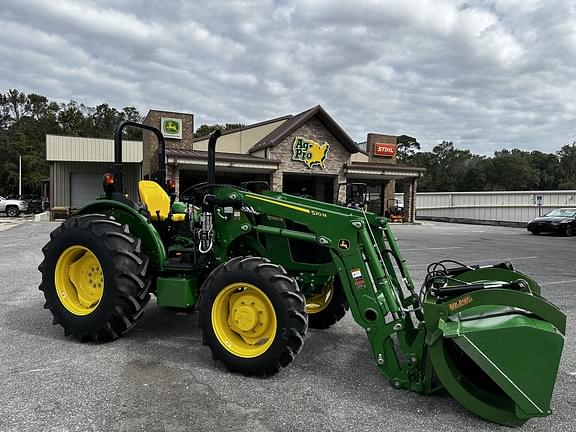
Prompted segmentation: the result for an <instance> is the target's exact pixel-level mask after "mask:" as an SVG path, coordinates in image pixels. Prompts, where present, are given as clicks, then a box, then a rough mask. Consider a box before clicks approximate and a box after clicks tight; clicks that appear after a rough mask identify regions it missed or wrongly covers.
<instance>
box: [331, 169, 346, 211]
mask: <svg viewBox="0 0 576 432" xmlns="http://www.w3.org/2000/svg"><path fill="white" fill-rule="evenodd" d="M340 183H346V176H345V175H343V174H340V175H338V177H336V179H335V181H334V196H335V197H336V199H335V201H334V203H335V204H338V203H341V202H342V203H345V202H346V189H347V186H342V187H340Z"/></svg>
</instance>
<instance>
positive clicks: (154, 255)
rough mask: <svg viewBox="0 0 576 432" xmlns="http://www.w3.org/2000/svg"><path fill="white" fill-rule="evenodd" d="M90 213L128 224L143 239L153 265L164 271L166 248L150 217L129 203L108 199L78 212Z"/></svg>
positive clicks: (98, 201) (91, 204) (89, 205)
mask: <svg viewBox="0 0 576 432" xmlns="http://www.w3.org/2000/svg"><path fill="white" fill-rule="evenodd" d="M90 213H100V214H105V215H106V216H112V217H114V219H116V220H117V221H118V222H120V223H122V224H125V225H128V226H129V227H130V232H131V233H132V234H133V235H135V236H136V237H138V238H139V239H140V240H141V241H142V250H143V252H144V253H145V254H146V255H148V257H149V258H150V261H151V264H152V267H153V268H154V269H155V270H157V271H162V268H163V266H164V262H165V261H166V249H165V248H164V244H163V243H162V238H161V237H160V234H159V233H158V231H157V230H156V228H155V227H154V225H152V223H151V222H150V221H149V220H148V218H146V217H145V216H144V215H143V214H141V213H139V212H138V211H137V210H136V209H134V208H133V207H131V206H129V205H127V204H124V203H122V202H119V201H115V200H108V199H100V200H97V201H94V202H91V203H90V204H87V205H85V206H84V207H82V208H81V209H80V210H78V212H77V214H90Z"/></svg>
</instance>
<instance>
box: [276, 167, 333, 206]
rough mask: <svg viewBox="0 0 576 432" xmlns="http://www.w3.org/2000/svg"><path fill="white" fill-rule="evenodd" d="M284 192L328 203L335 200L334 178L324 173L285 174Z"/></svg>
mask: <svg viewBox="0 0 576 432" xmlns="http://www.w3.org/2000/svg"><path fill="white" fill-rule="evenodd" d="M282 184H283V187H282V192H285V193H287V194H290V195H296V196H301V197H304V198H310V199H315V200H318V201H324V202H327V203H333V202H334V178H332V177H328V176H322V175H305V174H284V178H283V181H282Z"/></svg>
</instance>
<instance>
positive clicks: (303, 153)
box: [46, 106, 424, 220]
mask: <svg viewBox="0 0 576 432" xmlns="http://www.w3.org/2000/svg"><path fill="white" fill-rule="evenodd" d="M144 123H146V124H148V125H151V126H155V127H158V128H159V129H160V130H162V132H163V134H164V136H165V139H166V148H167V149H166V158H167V170H168V176H169V177H172V178H173V179H175V180H176V184H177V187H178V189H179V190H183V189H184V188H186V187H188V186H191V185H193V184H195V183H199V182H202V181H205V180H206V166H207V144H208V138H207V137H200V138H196V139H195V138H194V134H193V132H194V117H193V115H192V114H187V113H176V112H166V111H157V110H151V111H149V113H148V115H147V116H146V118H145V120H144ZM362 145H363V146H364V148H363V149H361V147H359V146H358V145H357V144H356V142H354V141H353V140H352V139H351V138H350V136H349V135H348V134H347V133H346V132H345V131H344V129H342V127H341V126H340V125H339V124H338V123H337V122H336V121H335V120H334V119H333V118H332V117H331V116H330V115H329V114H328V113H327V112H326V111H325V110H324V109H323V108H322V107H321V106H315V107H313V108H310V109H308V110H306V111H303V112H301V113H299V114H296V115H286V116H283V117H278V118H274V119H271V120H267V121H263V122H260V123H256V124H252V125H249V126H245V127H242V128H238V129H234V130H231V131H226V132H224V134H223V135H222V137H221V138H220V139H219V140H218V145H217V148H216V150H217V154H216V174H217V178H216V181H217V182H218V183H232V184H236V185H240V184H241V183H243V182H247V181H261V182H267V183H268V184H269V187H270V188H271V189H273V190H277V191H284V192H286V193H291V194H299V195H304V196H308V197H312V198H314V199H319V200H322V201H326V202H332V203H337V202H345V201H346V185H347V184H350V183H355V182H358V183H366V184H367V185H368V192H369V194H368V195H369V196H368V200H369V202H368V207H369V210H371V211H374V212H376V213H379V214H383V213H384V211H385V209H386V208H387V207H388V206H389V205H390V201H391V200H393V199H394V189H395V181H397V180H402V181H403V183H404V185H405V189H406V194H405V200H404V207H405V213H406V219H407V220H413V217H414V205H413V202H414V196H415V191H416V185H417V179H418V178H419V177H421V176H422V175H423V173H424V169H422V168H415V167H410V166H405V165H400V164H397V163H396V137H395V136H391V135H384V134H376V133H369V134H368V135H367V139H366V142H365V143H362ZM46 147H47V159H48V161H49V162H50V191H51V202H52V206H53V207H72V208H74V207H79V206H80V205H82V204H83V203H84V202H87V201H88V200H90V199H93V197H95V196H98V195H99V194H101V176H102V174H103V173H104V172H105V171H106V169H108V167H109V164H110V163H111V162H112V159H113V142H112V140H93V139H87V138H76V137H56V136H47V139H46ZM123 152H124V153H123V154H124V162H125V167H126V172H127V175H126V178H125V184H126V193H127V194H128V195H131V196H134V197H135V196H136V189H137V181H138V180H139V179H140V178H143V177H145V176H153V175H154V172H155V171H156V169H157V167H158V146H157V143H156V137H155V136H154V135H153V134H152V133H149V132H144V135H143V141H142V142H127V143H126V144H125V145H124V149H123Z"/></svg>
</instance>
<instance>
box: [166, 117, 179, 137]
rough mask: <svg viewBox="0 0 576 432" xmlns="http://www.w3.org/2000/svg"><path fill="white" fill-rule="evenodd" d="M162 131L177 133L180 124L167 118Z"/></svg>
mask: <svg viewBox="0 0 576 432" xmlns="http://www.w3.org/2000/svg"><path fill="white" fill-rule="evenodd" d="M164 132H167V133H171V134H177V133H178V132H180V125H179V124H178V123H176V122H175V121H174V120H168V121H166V122H165V123H164Z"/></svg>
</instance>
